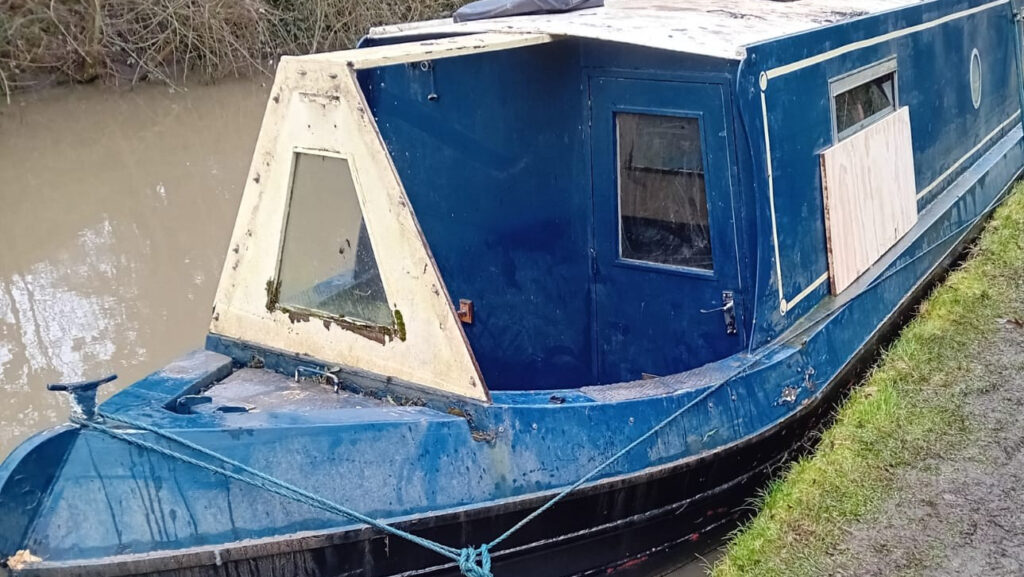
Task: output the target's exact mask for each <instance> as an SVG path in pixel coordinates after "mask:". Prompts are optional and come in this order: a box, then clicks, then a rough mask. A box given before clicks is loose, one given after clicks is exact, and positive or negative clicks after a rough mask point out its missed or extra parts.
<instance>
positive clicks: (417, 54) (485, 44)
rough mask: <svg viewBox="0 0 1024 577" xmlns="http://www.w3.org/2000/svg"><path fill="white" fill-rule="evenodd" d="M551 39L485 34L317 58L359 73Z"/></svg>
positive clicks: (539, 35)
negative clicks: (368, 69)
mask: <svg viewBox="0 0 1024 577" xmlns="http://www.w3.org/2000/svg"><path fill="white" fill-rule="evenodd" d="M552 40H553V38H552V37H551V35H549V34H530V33H491V32H484V33H481V34H470V35H467V36H452V37H449V38H438V39H436V40H421V41H419V42H402V43H399V44H389V45H384V46H373V47H369V48H362V49H359V50H343V51H341V52H331V53H328V54H323V55H321V56H319V57H318V58H323V59H325V60H330V61H338V62H344V63H345V64H346V65H348V66H350V67H352V68H354V69H356V70H361V69H365V68H376V67H378V66H390V65H393V64H404V63H406V62H419V61H421V60H437V59H438V58H451V57H453V56H462V55H465V54H480V53H483V52H493V51H495V50H508V49H510V48H520V47H522V46H532V45H535V44H545V43H548V42H551V41H552Z"/></svg>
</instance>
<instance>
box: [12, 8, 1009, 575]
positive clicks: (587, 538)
mask: <svg viewBox="0 0 1024 577" xmlns="http://www.w3.org/2000/svg"><path fill="white" fill-rule="evenodd" d="M1015 2H1016V0H924V1H918V0H863V1H860V2H856V3H850V2H841V1H840V0H796V1H792V2H774V1H771V0H658V1H654V0H607V2H606V4H605V5H603V6H596V7H585V8H583V9H580V10H574V11H566V12H558V13H551V12H547V13H545V12H544V11H543V10H541V9H542V8H543V6H540V5H538V6H535V7H534V9H526V10H525V11H527V12H530V13H528V14H518V15H507V14H500V13H499V14H497V15H494V16H493V17H487V18H482V19H481V18H461V17H456V18H455V19H446V20H435V21H429V22H419V23H412V24H402V25H395V26H387V27H382V28H377V29H374V30H372V31H371V32H370V33H369V35H368V36H366V37H365V38H364V39H363V41H362V42H361V44H360V47H359V48H357V49H354V50H348V51H343V52H335V53H326V54H317V55H310V56H303V57H295V58H284V59H282V61H281V62H280V65H279V67H278V70H277V75H276V80H275V82H274V85H273V89H272V92H271V96H270V100H269V102H268V104H267V109H266V115H265V117H264V120H263V125H262V129H261V132H260V135H259V139H258V142H257V144H256V150H255V154H254V157H253V161H252V166H251V170H250V172H249V173H248V175H247V180H246V183H245V190H244V194H243V197H242V201H241V205H240V208H239V213H238V218H237V221H236V223H235V228H234V234H233V237H232V240H231V244H230V248H229V252H228V254H227V258H226V261H225V264H224V268H223V272H222V276H221V282H220V285H219V288H218V291H217V296H216V301H215V303H214V307H213V312H212V321H211V325H210V331H209V335H208V337H207V339H206V342H205V346H204V347H203V348H202V349H200V350H197V351H195V352H193V353H190V354H189V355H187V356H185V357H184V358H181V359H178V360H176V361H174V362H172V363H170V364H169V365H167V366H166V367H164V368H163V369H161V370H159V371H157V372H156V373H153V374H152V375H150V376H148V377H146V378H144V379H143V380H141V381H139V382H136V383H134V384H132V385H130V386H128V387H127V388H125V389H123V390H122V391H120V392H118V393H117V394H116V395H114V396H113V397H111V398H110V399H109V400H107V401H106V402H104V403H103V404H102V405H100V406H99V407H97V406H96V400H95V395H96V389H97V387H98V386H100V384H102V382H104V381H106V380H107V379H101V380H98V381H90V382H83V383H73V384H58V385H51V388H53V389H55V390H63V391H66V392H68V393H69V394H70V396H69V398H70V399H71V400H72V417H71V419H70V422H69V423H68V424H66V425H62V426H58V427H56V428H54V429H51V430H48V431H45V432H42V433H39V434H37V435H36V436H34V437H32V438H31V439H29V440H27V441H26V442H24V443H23V444H22V445H21V446H20V447H19V448H17V449H16V450H15V451H14V452H13V453H12V454H11V455H9V456H8V457H7V459H6V461H4V462H3V464H2V465H0V555H2V556H3V558H4V559H6V561H5V566H6V570H7V571H9V572H11V573H12V574H16V575H39V576H51V575H54V576H55V575H66V576H93V575H96V576H113V575H149V576H162V577H170V576H182V577H184V576H189V577H200V576H227V575H231V576H244V575H253V576H255V575H260V576H270V575H289V576H293V575H295V576H365V577H372V576H384V575H459V574H462V575H467V576H472V577H481V576H487V575H499V576H500V575H518V576H522V575H530V576H563V575H590V574H595V573H598V572H612V571H615V570H618V569H623V568H625V567H629V566H631V565H633V564H634V562H635V561H636V560H639V559H643V558H644V557H645V556H646V555H648V554H649V553H650V552H652V551H659V550H663V549H665V548H668V547H672V546H675V545H680V544H687V543H692V542H693V541H700V540H701V539H703V538H704V537H705V536H706V535H708V534H710V533H714V531H715V530H716V528H717V527H722V526H723V524H724V523H727V522H729V521H730V520H732V519H734V518H736V516H737V515H738V514H739V509H738V505H740V504H742V499H744V498H747V497H749V496H750V495H752V494H753V492H754V491H755V490H756V489H757V487H759V486H761V485H762V484H763V483H764V482H765V480H766V479H767V478H768V477H769V475H770V474H771V471H772V470H773V468H776V467H777V465H779V464H780V463H782V462H784V461H785V460H786V459H787V458H788V457H789V456H790V455H791V454H792V453H793V451H794V450H796V449H797V448H798V447H799V446H800V445H801V442H802V440H803V439H804V438H805V436H806V434H807V433H808V431H810V430H812V429H813V428H814V427H815V425H816V423H818V422H819V420H820V419H821V418H822V417H823V415H825V414H827V412H828V411H829V410H830V408H831V407H832V406H833V403H834V402H835V400H836V399H837V397H838V396H839V395H840V394H841V392H842V391H843V390H844V388H845V386H846V385H847V384H849V382H850V380H851V379H852V378H854V376H855V375H857V374H858V371H859V370H860V368H862V367H863V366H864V363H865V362H870V360H871V358H872V355H873V350H874V349H875V348H876V346H877V344H878V343H879V340H880V339H882V338H883V337H884V335H885V334H887V332H889V331H891V329H893V328H894V327H895V326H898V323H899V322H900V319H901V318H903V317H904V315H905V314H906V313H907V311H908V309H909V308H910V307H911V306H912V305H913V303H914V302H915V300H916V299H919V298H920V297H921V295H922V292H923V291H924V290H926V289H927V288H928V287H929V286H930V283H932V282H934V280H935V279H936V278H937V277H938V276H939V275H941V274H942V273H943V271H944V270H945V269H946V268H947V267H948V266H949V265H950V263H951V262H952V261H953V259H955V258H957V256H958V254H960V252H961V251H962V248H963V247H964V244H965V243H967V242H969V240H970V239H971V238H972V236H973V235H974V234H976V232H977V230H978V228H979V226H980V224H981V223H982V221H983V219H984V218H985V216H986V215H988V214H989V213H990V211H991V210H992V209H993V207H994V206H995V205H997V204H998V203H999V202H1000V200H1001V199H1002V198H1003V197H1004V195H1005V194H1006V193H1007V191H1008V189H1009V187H1010V186H1011V185H1012V183H1013V182H1014V180H1015V179H1016V178H1017V176H1018V175H1019V173H1020V171H1021V169H1022V167H1024V143H1022V127H1021V102H1022V84H1021V81H1020V72H1021V28H1020V24H1019V22H1020V21H1019V19H1018V16H1017V15H1018V12H1017V6H1016V4H1015ZM485 12H486V11H485Z"/></svg>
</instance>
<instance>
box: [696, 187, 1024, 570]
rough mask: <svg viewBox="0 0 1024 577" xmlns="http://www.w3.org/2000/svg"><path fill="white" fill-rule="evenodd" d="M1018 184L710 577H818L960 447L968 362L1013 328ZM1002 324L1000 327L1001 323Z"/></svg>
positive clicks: (1017, 309)
mask: <svg viewBox="0 0 1024 577" xmlns="http://www.w3.org/2000/svg"><path fill="white" fill-rule="evenodd" d="M1022 190H1024V184H1021V183H1018V184H1017V185H1015V187H1014V189H1013V193H1012V194H1011V195H1010V197H1009V198H1008V199H1007V201H1006V202H1005V203H1004V205H1003V206H1002V207H1000V208H999V209H998V210H997V211H996V213H995V215H994V216H993V218H992V220H991V221H990V222H989V223H988V224H987V225H986V227H985V230H984V232H983V233H982V234H981V236H980V238H979V240H978V242H977V244H976V245H975V247H974V248H973V249H972V250H971V254H970V256H969V258H968V259H967V261H966V262H965V264H964V265H963V266H962V267H961V268H959V269H958V270H955V271H954V272H952V273H951V274H950V275H949V277H948V278H947V280H946V281H945V282H944V283H943V284H942V285H941V286H939V287H938V288H936V290H935V291H934V292H933V293H932V294H931V295H930V296H929V298H928V299H927V300H926V301H925V302H924V303H922V304H921V306H920V314H919V315H918V317H917V318H915V319H914V320H913V321H911V322H910V323H909V324H908V325H907V327H906V328H905V329H904V330H903V332H902V333H901V335H900V337H899V338H898V340H897V341H896V342H894V343H893V344H892V346H891V347H890V348H889V349H888V350H887V351H885V352H884V353H883V355H882V357H881V359H880V360H879V362H878V364H877V365H876V366H875V368H874V369H872V371H871V372H870V374H869V375H868V376H867V377H866V379H865V380H864V382H863V383H862V384H861V385H860V386H859V387H857V389H856V390H854V392H853V393H852V394H851V396H850V398H849V399H848V400H847V401H846V402H845V403H844V404H843V406H842V407H841V408H840V409H839V411H838V414H837V417H836V420H835V423H834V424H833V426H832V427H831V428H829V429H828V430H827V431H825V432H824V433H823V435H822V437H821V440H820V442H819V444H818V446H817V448H816V450H815V452H814V454H812V455H809V456H807V457H805V458H803V459H801V460H799V461H798V462H796V463H794V464H793V465H792V466H791V467H790V468H789V470H788V471H786V473H785V474H784V475H782V476H781V477H780V478H779V479H778V480H777V481H775V482H774V483H773V484H772V485H771V486H770V487H768V488H767V489H766V491H765V492H764V494H763V495H762V496H761V497H760V498H759V499H758V500H757V506H758V509H759V511H758V513H757V515H756V516H755V517H754V518H753V519H752V520H751V521H750V522H749V523H748V524H747V525H746V526H744V527H743V528H741V529H740V530H738V531H737V533H736V534H735V535H734V536H733V538H732V540H731V541H730V542H729V543H728V545H727V548H726V553H725V555H724V556H723V557H722V559H720V560H719V561H718V562H717V563H716V564H715V566H714V567H713V569H712V575H713V576H714V577H741V576H743V577H745V576H757V577H776V576H778V577H782V576H787V577H789V576H792V577H796V576H810V575H821V574H827V573H828V572H829V569H828V568H829V567H833V568H835V567H838V566H839V564H842V559H838V560H837V559H834V558H833V556H835V555H836V554H837V553H839V552H840V547H839V545H840V544H841V541H842V539H843V537H844V535H845V534H846V532H847V530H848V528H849V527H850V526H851V525H852V524H854V523H855V522H857V521H859V520H862V519H864V518H865V517H867V516H869V515H870V514H871V513H873V512H875V511H877V510H878V509H879V508H880V507H881V506H882V504H883V503H884V502H885V501H886V500H887V498H889V497H891V496H892V495H893V493H894V483H895V481H896V480H897V478H898V475H899V473H900V471H902V470H905V469H907V468H910V467H913V466H914V465H917V464H920V463H922V462H924V461H926V460H928V459H931V458H935V457H939V456H941V455H944V454H948V453H949V452H953V451H956V450H957V449H958V448H961V447H963V446H964V445H965V444H966V443H968V442H970V439H971V436H972V428H971V426H970V425H969V423H968V420H967V419H966V418H965V412H964V401H965V399H966V398H967V396H968V394H969V393H970V390H969V388H968V386H969V383H967V382H965V379H964V377H965V376H967V374H968V371H969V365H970V359H969V356H970V353H972V352H975V351H976V350H977V348H978V347H979V343H982V342H983V341H984V340H985V339H986V338H990V337H992V336H993V335H994V334H995V333H996V331H997V330H998V329H999V326H1000V322H1003V323H1005V322H1019V321H1017V319H1020V318H1021V317H1024V310H1021V309H1024V307H1022V305H1021V303H1022V302H1024V298H1021V297H1020V295H1022V294H1024V194H1022ZM1007 319H1009V321H1007Z"/></svg>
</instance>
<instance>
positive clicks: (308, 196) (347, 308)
mask: <svg viewBox="0 0 1024 577" xmlns="http://www.w3.org/2000/svg"><path fill="white" fill-rule="evenodd" d="M277 278H278V282H279V283H280V284H279V286H278V287H277V298H278V302H277V304H278V305H279V306H280V307H282V308H284V309H287V310H290V311H298V312H306V313H310V314H313V315H317V316H323V317H328V318H333V319H344V320H347V321H351V322H354V323H363V324H373V325H381V326H390V325H391V324H392V322H393V317H392V313H391V308H390V307H389V306H388V299H387V296H386V295H385V294H384V286H383V285H382V284H381V280H380V270H379V269H378V268H377V259H376V257H375V255H374V252H373V247H372V246H371V244H370V239H369V237H368V236H367V233H366V224H365V223H364V221H363V211H362V208H361V207H360V205H359V197H358V195H357V194H356V180H355V175H354V174H353V171H352V165H351V163H350V162H349V160H348V159H346V158H342V157H339V156H328V155H324V154H313V153H307V152H296V153H295V155H294V160H293V167H292V182H291V194H290V198H289V202H288V216H287V221H286V223H285V233H284V244H283V247H282V250H281V263H280V271H279V274H278V277H277Z"/></svg>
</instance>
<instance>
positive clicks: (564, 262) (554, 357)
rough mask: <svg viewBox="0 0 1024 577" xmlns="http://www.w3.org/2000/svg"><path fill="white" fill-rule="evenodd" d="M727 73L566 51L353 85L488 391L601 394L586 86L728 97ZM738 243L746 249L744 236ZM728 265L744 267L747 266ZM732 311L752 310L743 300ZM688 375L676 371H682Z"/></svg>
mask: <svg viewBox="0 0 1024 577" xmlns="http://www.w3.org/2000/svg"><path fill="white" fill-rule="evenodd" d="M735 66H736V63H735V62H731V63H730V62H725V61H720V60H715V59H709V58H700V57H694V56H690V55H685V54H678V53H671V52H665V51H657V50H651V49H646V48H639V47H632V46H626V45H614V44H608V43H600V42H594V41H582V40H574V39H565V40H560V41H558V42H555V43H552V44H547V45H541V46H535V47H528V48H520V49H515V50H507V51H500V52H492V53H486V54H479V55H471V56H465V57H459V58H449V59H442V60H436V61H434V62H432V63H431V66H430V67H429V68H427V69H424V67H421V66H419V64H416V65H411V66H410V65H401V66H391V67H386V68H380V69H375V70H370V71H363V72H361V73H360V83H361V85H362V87H363V90H364V93H365V94H366V97H367V101H368V103H369V105H370V108H371V110H372V111H373V114H374V116H375V118H376V119H377V123H378V127H379V129H380V131H381V134H382V136H383V137H384V141H385V143H386V144H387V146H388V149H389V152H390V153H391V156H392V158H393V160H394V163H395V166H396V168H397V170H398V172H399V174H400V176H401V178H402V181H403V184H404V186H405V189H406V192H407V194H408V195H409V198H410V201H411V202H412V205H413V209H414V211H415V213H416V216H417V219H418V220H419V223H420V226H421V227H422V229H423V232H424V235H425V237H426V239H427V242H428V244H429V245H430V249H431V251H432V253H433V256H434V258H435V260H436V261H437V264H438V267H439V269H440V271H441V274H442V276H443V278H444V280H445V283H446V285H447V289H448V292H449V295H450V297H451V298H452V300H453V302H458V300H459V299H463V298H465V299H469V300H472V301H473V303H474V308H475V313H476V314H475V318H474V322H473V323H472V324H468V325H464V329H465V331H466V335H467V338H468V340H469V342H470V345H471V346H472V348H473V351H474V354H475V356H476V359H477V362H478V363H479V365H480V368H481V371H482V373H483V375H484V379H485V381H486V383H487V385H488V387H489V388H491V389H495V390H501V389H548V388H564V387H569V386H580V385H586V384H595V383H599V382H602V375H600V374H598V369H597V368H596V366H595V352H594V338H595V337H594V334H593V331H594V316H593V306H594V304H593V293H592V291H593V290H594V285H593V277H592V270H591V247H592V240H593V239H592V229H591V227H592V218H593V206H592V192H591V166H590V162H591V158H590V141H589V138H590V136H589V118H590V111H589V104H588V90H587V83H588V78H589V76H590V75H595V74H601V75H605V76H612V77H630V78H651V79H685V80H688V81H694V80H697V81H699V80H700V79H702V78H708V79H712V80H713V81H715V82H720V83H723V84H725V85H727V86H728V87H729V92H731V89H732V87H733V86H734V85H735ZM432 94H434V95H436V98H432V97H431V95H432ZM729 103H730V105H731V104H732V103H733V99H731V98H730V99H729ZM729 120H730V126H731V125H732V123H731V120H732V119H731V118H730V119H729ZM734 141H739V142H743V141H744V140H741V139H738V138H734ZM733 166H734V167H737V168H736V171H739V170H740V167H743V166H746V165H743V164H741V163H739V162H734V163H733ZM732 178H733V179H734V190H735V191H736V194H737V195H738V196H742V195H744V194H747V193H746V192H745V191H741V187H740V180H741V179H740V177H739V174H738V173H734V174H733V175H732ZM738 204H743V203H738ZM743 214H745V213H743ZM743 214H740V213H738V214H737V218H745V217H744V216H743ZM737 228H738V229H740V230H744V231H746V229H747V228H748V227H745V226H741V224H740V223H739V222H737ZM742 239H743V240H742V241H741V242H742V243H752V242H753V236H752V235H748V234H746V232H744V233H743V235H742ZM737 251H738V253H739V254H740V255H741V256H740V260H741V262H744V263H746V262H747V261H748V260H749V254H752V251H751V250H747V249H746V248H744V247H738V248H737ZM746 269H750V267H749V266H746V267H745V270H746ZM738 304H739V306H741V307H749V306H750V302H749V301H748V300H746V299H744V298H742V295H739V297H738ZM750 316H751V315H746V316H745V317H744V315H741V317H744V318H750ZM664 322H670V319H665V320H664ZM743 330H744V332H745V331H746V327H744V328H743ZM653 353H654V352H653V351H652V354H653ZM634 360H636V359H634ZM641 360H642V359H641ZM691 367H692V365H687V360H686V359H680V365H679V370H685V369H687V368H691Z"/></svg>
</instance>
